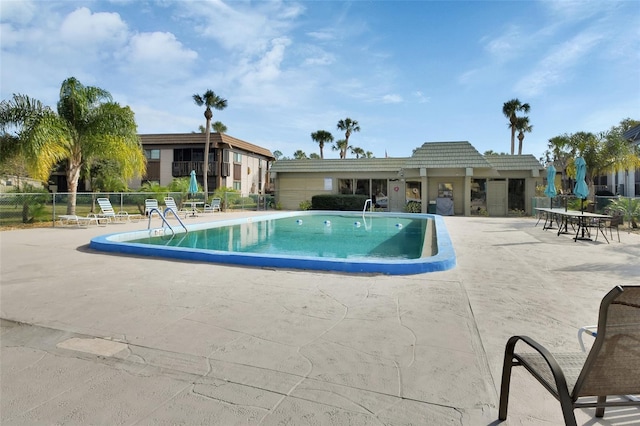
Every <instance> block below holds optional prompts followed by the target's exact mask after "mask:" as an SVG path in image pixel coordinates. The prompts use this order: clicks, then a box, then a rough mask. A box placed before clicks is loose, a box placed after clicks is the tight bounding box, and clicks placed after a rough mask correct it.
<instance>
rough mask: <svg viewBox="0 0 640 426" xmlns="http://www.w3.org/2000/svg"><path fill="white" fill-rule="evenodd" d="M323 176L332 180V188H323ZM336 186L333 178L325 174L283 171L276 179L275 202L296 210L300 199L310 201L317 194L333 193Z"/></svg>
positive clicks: (282, 206) (286, 208)
mask: <svg viewBox="0 0 640 426" xmlns="http://www.w3.org/2000/svg"><path fill="white" fill-rule="evenodd" d="M325 178H330V179H331V181H332V189H331V190H327V189H325V186H324V184H325ZM337 191H338V188H337V185H336V182H335V179H334V178H333V177H330V176H326V175H325V174H316V173H285V174H278V176H277V179H276V203H279V204H280V207H281V208H283V209H285V210H298V209H299V207H300V203H301V202H302V201H311V197H313V196H314V195H319V194H335V193H337Z"/></svg>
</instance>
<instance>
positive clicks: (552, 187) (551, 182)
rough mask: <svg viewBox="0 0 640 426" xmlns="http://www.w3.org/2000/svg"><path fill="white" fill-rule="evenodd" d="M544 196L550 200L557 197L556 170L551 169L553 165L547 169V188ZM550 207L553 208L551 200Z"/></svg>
mask: <svg viewBox="0 0 640 426" xmlns="http://www.w3.org/2000/svg"><path fill="white" fill-rule="evenodd" d="M544 195H546V196H547V197H549V198H552V199H553V197H555V196H556V195H558V191H556V168H555V167H553V164H551V165H549V167H547V187H546V188H545V189H544ZM551 207H553V200H551Z"/></svg>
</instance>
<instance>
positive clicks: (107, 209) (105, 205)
mask: <svg viewBox="0 0 640 426" xmlns="http://www.w3.org/2000/svg"><path fill="white" fill-rule="evenodd" d="M96 201H98V205H99V206H100V210H101V212H100V213H99V214H97V215H96V216H98V217H102V218H106V219H107V220H108V221H109V222H111V221H114V222H128V221H129V220H134V219H139V218H140V215H139V214H135V215H130V214H129V213H127V212H125V211H119V212H117V213H116V211H115V210H114V209H113V206H112V205H111V201H109V199H108V198H98V199H97V200H96Z"/></svg>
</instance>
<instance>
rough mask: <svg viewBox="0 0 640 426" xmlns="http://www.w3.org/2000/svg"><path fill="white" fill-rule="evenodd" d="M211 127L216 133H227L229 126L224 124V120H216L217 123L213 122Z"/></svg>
mask: <svg viewBox="0 0 640 426" xmlns="http://www.w3.org/2000/svg"><path fill="white" fill-rule="evenodd" d="M211 128H212V129H213V131H214V132H216V133H220V134H222V133H227V126H225V125H224V124H222V121H216V122H215V123H213V124H212V125H211Z"/></svg>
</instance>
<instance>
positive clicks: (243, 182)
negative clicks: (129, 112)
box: [130, 133, 274, 195]
mask: <svg viewBox="0 0 640 426" xmlns="http://www.w3.org/2000/svg"><path fill="white" fill-rule="evenodd" d="M140 141H141V143H142V147H143V149H144V152H145V156H146V157H147V173H146V175H145V176H143V177H142V179H141V181H139V182H131V185H130V186H131V187H132V188H134V189H135V188H139V187H140V185H142V183H144V182H157V183H159V184H160V185H163V186H165V185H168V184H170V183H171V181H172V180H173V179H174V178H179V177H188V176H190V174H191V170H195V172H196V177H197V179H198V183H199V184H200V185H201V186H202V184H203V183H204V179H205V176H204V175H203V165H204V148H205V142H206V134H204V133H164V134H146V135H140ZM209 143H210V148H209V159H208V160H209V170H208V174H207V177H206V178H207V179H208V182H207V183H208V187H209V191H210V192H213V190H214V189H216V188H222V187H228V188H233V189H236V190H238V191H240V192H241V193H242V194H243V195H247V194H264V193H265V192H269V180H268V179H269V168H270V165H271V162H272V161H274V157H273V154H272V153H271V151H269V150H268V149H266V148H262V147H260V146H257V145H254V144H252V143H249V142H245V141H243V140H240V139H237V138H234V137H232V136H229V135H225V134H223V133H211V135H210V141H209Z"/></svg>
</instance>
